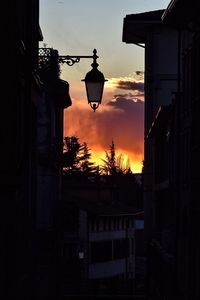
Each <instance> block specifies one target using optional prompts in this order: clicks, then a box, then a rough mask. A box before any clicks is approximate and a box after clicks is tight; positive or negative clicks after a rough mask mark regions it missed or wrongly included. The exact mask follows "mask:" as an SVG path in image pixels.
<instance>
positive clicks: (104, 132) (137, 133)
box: [64, 72, 144, 173]
mask: <svg viewBox="0 0 200 300" xmlns="http://www.w3.org/2000/svg"><path fill="white" fill-rule="evenodd" d="M142 79H143V72H136V73H134V74H133V75H132V77H131V76H126V77H120V78H110V79H108V82H107V83H106V85H105V89H104V97H103V102H102V105H101V106H100V107H99V108H98V110H97V112H95V113H94V112H93V111H92V110H91V108H90V107H89V105H88V103H87V100H86V99H84V98H80V94H81V93H80V88H78V89H77V94H76V90H74V91H73V95H75V94H76V95H77V98H72V106H71V107H69V108H67V109H66V110H65V122H64V136H72V135H75V136H77V137H78V138H79V141H80V143H83V142H86V143H87V144H88V147H89V149H91V153H92V161H93V162H95V163H96V164H97V165H102V159H104V158H105V151H109V145H110V144H111V142H112V140H113V141H114V144H115V149H116V156H118V155H120V154H121V155H123V158H124V164H125V165H126V161H127V160H129V161H130V167H131V170H132V171H133V172H134V173H140V172H141V170H142V162H143V127H144V126H143V119H144V100H143V99H144V90H143V84H144V82H143V80H142ZM83 94H84V91H82V96H83Z"/></svg>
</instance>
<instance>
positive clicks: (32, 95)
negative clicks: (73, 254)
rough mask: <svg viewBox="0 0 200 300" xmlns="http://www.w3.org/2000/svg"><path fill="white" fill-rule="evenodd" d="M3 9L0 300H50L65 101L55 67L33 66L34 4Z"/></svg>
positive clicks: (36, 26)
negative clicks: (4, 62) (4, 46)
mask: <svg viewBox="0 0 200 300" xmlns="http://www.w3.org/2000/svg"><path fill="white" fill-rule="evenodd" d="M8 6H9V5H7V4H6V5H5V14H7V16H8V18H7V19H8V21H11V20H12V24H13V25H14V26H13V27H12V26H10V24H7V23H6V25H8V26H6V39H5V40H4V42H5V44H6V46H7V49H8V51H6V57H7V59H6V68H5V70H4V71H5V72H3V73H4V78H3V79H2V83H3V84H2V89H3V90H2V95H4V97H5V99H4V101H2V110H1V111H2V112H3V114H2V115H3V116H2V118H1V125H0V130H1V131H0V137H1V162H0V172H1V178H2V180H1V183H0V199H1V228H2V239H1V241H2V242H1V252H0V261H1V273H2V276H1V278H2V280H1V289H0V298H1V299H16V298H17V299H50V298H49V297H50V296H51V297H52V296H53V295H55V294H56V293H57V291H56V289H57V286H56V281H55V280H54V279H55V277H59V268H57V262H58V261H59V254H58V248H59V232H60V229H59V228H58V225H57V224H58V222H56V221H57V219H58V213H59V212H58V211H59V207H60V206H61V204H60V203H61V171H62V163H61V156H62V141H63V132H62V130H63V129H62V128H63V109H64V108H66V107H67V106H69V105H70V104H71V100H70V97H69V94H68V84H67V83H66V82H64V81H62V80H60V79H59V73H58V72H57V70H55V67H52V66H49V67H48V68H47V69H45V72H44V69H42V68H41V66H39V64H38V46H39V41H41V40H42V39H43V37H42V33H41V30H40V26H39V1H35V0H34V1H32V0H31V1H23V0H21V1H14V3H12V5H10V7H8ZM52 51H53V50H52ZM57 69H58V65H57ZM55 237H56V238H55ZM55 265H56V266H55ZM56 272H57V273H56ZM57 275H58V276H57Z"/></svg>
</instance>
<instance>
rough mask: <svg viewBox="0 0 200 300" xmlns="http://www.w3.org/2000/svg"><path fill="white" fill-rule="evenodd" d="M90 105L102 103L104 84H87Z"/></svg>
mask: <svg viewBox="0 0 200 300" xmlns="http://www.w3.org/2000/svg"><path fill="white" fill-rule="evenodd" d="M85 86H86V92H87V98H88V103H92V102H93V103H101V100H102V95H103V87H104V82H89V81H88V82H85Z"/></svg>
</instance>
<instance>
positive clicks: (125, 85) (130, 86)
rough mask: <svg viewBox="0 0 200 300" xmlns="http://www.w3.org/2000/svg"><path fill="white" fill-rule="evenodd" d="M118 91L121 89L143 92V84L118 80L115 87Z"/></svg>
mask: <svg viewBox="0 0 200 300" xmlns="http://www.w3.org/2000/svg"><path fill="white" fill-rule="evenodd" d="M116 87H117V88H118V89H122V90H136V91H140V92H144V82H140V81H139V82H137V81H130V80H127V81H124V80H119V81H118V82H117V86H116Z"/></svg>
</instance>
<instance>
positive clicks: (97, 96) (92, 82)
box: [82, 67, 107, 107]
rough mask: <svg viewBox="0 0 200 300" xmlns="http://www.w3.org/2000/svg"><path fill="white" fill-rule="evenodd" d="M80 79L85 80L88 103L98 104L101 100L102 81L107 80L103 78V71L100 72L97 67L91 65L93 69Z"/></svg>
mask: <svg viewBox="0 0 200 300" xmlns="http://www.w3.org/2000/svg"><path fill="white" fill-rule="evenodd" d="M82 81H85V87H86V93H87V98H88V103H89V104H97V106H98V105H99V104H100V103H101V100H102V96H103V88H104V82H105V81H107V80H106V79H105V78H104V75H103V73H101V72H100V71H99V70H98V69H97V68H94V67H93V69H92V70H90V71H89V72H88V73H87V74H86V76H85V79H83V80H82ZM92 106H93V105H92ZM94 107H96V106H94Z"/></svg>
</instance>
